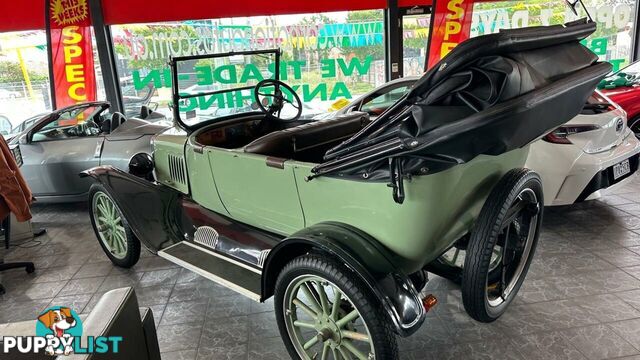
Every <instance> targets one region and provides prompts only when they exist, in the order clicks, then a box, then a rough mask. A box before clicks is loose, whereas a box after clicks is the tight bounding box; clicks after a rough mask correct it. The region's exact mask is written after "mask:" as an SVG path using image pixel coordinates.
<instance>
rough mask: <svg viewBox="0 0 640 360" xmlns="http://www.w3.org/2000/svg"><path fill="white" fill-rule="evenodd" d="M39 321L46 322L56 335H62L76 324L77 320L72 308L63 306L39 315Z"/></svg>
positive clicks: (46, 325) (47, 326) (45, 324)
mask: <svg viewBox="0 0 640 360" xmlns="http://www.w3.org/2000/svg"><path fill="white" fill-rule="evenodd" d="M38 321H40V322H41V323H43V324H44V326H45V327H46V328H47V329H51V331H53V335H54V336H56V337H62V336H64V334H65V331H66V330H69V329H71V328H72V327H74V326H76V324H77V321H76V319H75V318H74V317H73V314H71V309H69V308H65V307H61V308H60V309H58V310H51V309H49V310H48V311H46V312H45V313H44V314H42V315H40V316H38Z"/></svg>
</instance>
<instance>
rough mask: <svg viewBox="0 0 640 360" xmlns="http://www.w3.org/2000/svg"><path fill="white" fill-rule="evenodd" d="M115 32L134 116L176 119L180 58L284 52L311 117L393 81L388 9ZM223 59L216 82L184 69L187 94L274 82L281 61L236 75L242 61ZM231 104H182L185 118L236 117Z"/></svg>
mask: <svg viewBox="0 0 640 360" xmlns="http://www.w3.org/2000/svg"><path fill="white" fill-rule="evenodd" d="M415 27H417V24H416V26H415ZM111 30H112V34H113V39H114V40H113V41H114V47H115V50H116V54H117V66H118V75H119V78H120V86H121V89H122V93H123V94H122V95H123V100H124V103H125V108H126V111H127V115H129V116H131V115H135V114H136V112H139V109H140V106H142V105H148V106H150V107H152V108H156V107H157V111H158V112H160V113H162V114H164V115H165V116H167V117H168V118H172V111H171V105H170V102H171V76H170V70H169V66H168V60H169V58H170V57H176V56H187V55H202V54H214V53H218V54H219V53H225V52H230V51H247V50H267V49H274V48H280V49H282V51H283V53H282V56H281V60H280V80H282V81H284V82H286V83H287V84H289V85H290V86H292V87H293V88H294V90H296V92H297V93H298V95H299V96H300V99H301V100H302V102H303V103H304V104H305V106H304V112H303V115H312V114H314V113H321V112H325V111H326V110H327V109H328V108H329V107H331V105H332V104H333V103H334V102H336V101H337V100H339V99H343V98H347V99H351V98H354V97H356V96H359V95H362V94H364V93H366V92H368V91H370V90H372V89H374V88H375V87H376V86H379V85H381V84H383V83H384V82H385V60H384V57H385V56H384V20H383V12H382V10H364V11H349V12H331V13H319V14H302V15H279V16H258V17H247V18H230V19H213V20H198V21H183V22H165V23H153V24H131V25H114V26H112V27H111ZM415 30H418V29H417V28H416V29H415ZM425 43H426V42H425ZM252 58H253V59H257V58H258V57H255V56H254V57H252ZM220 61H223V60H220ZM220 61H218V62H215V63H212V64H210V65H211V75H212V76H209V77H202V76H200V77H198V76H196V74H195V67H194V66H186V67H185V68H181V69H179V72H180V75H181V76H183V77H184V79H185V80H184V82H182V81H181V84H180V89H181V92H182V93H187V94H198V93H206V92H209V91H215V90H216V89H218V88H219V86H220V85H221V84H226V85H234V84H235V85H240V86H243V85H246V84H247V83H248V82H252V84H254V83H255V82H257V81H259V80H260V79H262V78H270V77H271V76H272V73H273V69H274V64H273V63H270V64H268V63H264V61H262V60H257V61H255V62H253V64H247V63H246V62H247V61H248V60H247V59H243V60H242V61H241V62H242V66H241V68H240V67H238V68H234V70H233V73H230V71H229V66H231V65H233V64H232V62H233V61H234V60H233V59H226V60H224V61H226V62H220ZM247 65H249V66H247ZM225 67H226V68H225ZM225 69H226V70H225ZM187 78H188V79H189V80H187ZM188 81H191V83H187V82H188ZM231 106H232V104H221V103H220V102H219V101H212V100H211V98H210V97H208V96H206V95H205V96H199V97H196V98H194V100H193V101H181V102H180V110H181V112H184V113H187V112H190V111H194V110H196V111H200V112H203V113H204V112H211V111H220V112H225V111H227V112H228V111H230V110H229V109H228V108H229V107H231Z"/></svg>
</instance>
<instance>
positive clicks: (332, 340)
mask: <svg viewBox="0 0 640 360" xmlns="http://www.w3.org/2000/svg"><path fill="white" fill-rule="evenodd" d="M315 328H316V330H317V331H318V341H320V342H322V343H325V342H329V345H331V347H337V346H339V345H340V342H341V341H342V334H341V332H340V328H339V327H338V325H336V323H335V322H334V321H333V319H331V318H330V317H329V316H319V317H318V321H317V322H316V326H315Z"/></svg>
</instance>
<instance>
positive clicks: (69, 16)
mask: <svg viewBox="0 0 640 360" xmlns="http://www.w3.org/2000/svg"><path fill="white" fill-rule="evenodd" d="M88 15H89V9H88V7H87V0H52V1H51V19H52V20H53V21H54V22H55V23H56V25H58V26H64V25H68V24H75V23H78V22H81V21H83V20H85V19H86V18H87V17H88Z"/></svg>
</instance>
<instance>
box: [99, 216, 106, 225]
mask: <svg viewBox="0 0 640 360" xmlns="http://www.w3.org/2000/svg"><path fill="white" fill-rule="evenodd" d="M98 222H99V223H101V224H104V223H107V218H105V217H104V216H98Z"/></svg>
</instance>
